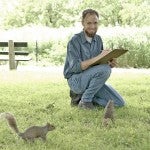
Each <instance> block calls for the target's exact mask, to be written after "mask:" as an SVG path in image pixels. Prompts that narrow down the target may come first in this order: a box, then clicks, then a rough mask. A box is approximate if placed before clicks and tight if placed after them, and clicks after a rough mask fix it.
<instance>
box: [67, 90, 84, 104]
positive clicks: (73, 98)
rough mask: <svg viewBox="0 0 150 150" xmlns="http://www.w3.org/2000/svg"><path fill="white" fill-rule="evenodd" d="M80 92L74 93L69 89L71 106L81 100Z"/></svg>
mask: <svg viewBox="0 0 150 150" xmlns="http://www.w3.org/2000/svg"><path fill="white" fill-rule="evenodd" d="M81 97H82V94H76V93H74V92H73V91H71V90H70V98H71V106H77V105H78V104H79V101H80V100H81Z"/></svg>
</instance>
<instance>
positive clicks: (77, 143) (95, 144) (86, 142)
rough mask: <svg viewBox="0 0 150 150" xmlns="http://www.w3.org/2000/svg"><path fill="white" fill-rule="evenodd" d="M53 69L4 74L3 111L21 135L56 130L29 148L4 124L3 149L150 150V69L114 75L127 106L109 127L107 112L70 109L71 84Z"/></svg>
mask: <svg viewBox="0 0 150 150" xmlns="http://www.w3.org/2000/svg"><path fill="white" fill-rule="evenodd" d="M51 69H52V68H51ZM51 69H50V70H49V69H48V70H47V71H43V70H45V69H44V68H43V70H42V68H41V71H37V72H36V71H31V72H30V71H16V72H15V71H11V72H8V71H6V72H3V71H2V72H1V77H0V83H1V84H0V91H3V92H1V96H0V101H1V105H0V112H8V111H9V112H11V113H13V114H14V115H15V117H16V119H17V124H18V127H19V129H20V131H21V132H23V131H24V130H25V129H26V128H28V127H29V126H32V125H44V124H45V123H46V122H50V123H53V124H54V125H55V126H56V129H55V130H53V131H51V132H49V133H48V134H47V142H45V143H43V142H42V141H41V140H40V139H38V140H36V141H35V142H34V143H28V142H23V141H22V140H21V139H20V138H18V137H17V136H15V134H14V133H13V132H12V131H11V130H10V128H9V127H8V126H7V124H6V121H5V120H0V122H1V128H0V149H5V150H16V149H20V150H22V149H31V150H35V149H36V150H43V149H50V150H52V149H53V150H56V149H57V150H77V149H78V150H99V149H103V150H110V149H111V150H123V149H132V150H134V149H136V150H137V149H140V150H148V149H149V130H150V126H149V125H150V120H149V115H150V100H149V97H150V92H149V91H150V86H148V85H150V74H149V70H147V71H146V70H136V69H134V70H131V69H128V70H113V74H112V76H111V78H110V79H109V81H108V82H109V83H110V84H111V85H112V86H113V87H115V88H116V89H117V90H118V91H119V93H121V95H123V97H124V98H125V99H126V102H127V105H126V106H125V107H123V108H119V109H117V108H115V124H111V125H110V127H108V128H105V127H103V126H102V124H101V121H102V116H103V113H104V109H103V108H101V107H100V108H97V109H95V110H92V111H90V110H80V109H78V108H77V107H70V98H69V89H68V85H67V82H66V81H65V80H64V79H63V76H62V72H59V68H55V69H53V70H51ZM53 71H54V72H53ZM81 139H82V140H81Z"/></svg>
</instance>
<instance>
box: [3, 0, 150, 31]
mask: <svg viewBox="0 0 150 150" xmlns="http://www.w3.org/2000/svg"><path fill="white" fill-rule="evenodd" d="M1 7H2V9H1V10H0V17H1V19H0V21H1V26H2V27H3V28H5V29H9V28H12V27H21V26H24V25H31V24H34V25H35V24H38V25H39V24H40V25H44V26H49V27H61V26H64V27H68V26H72V25H74V23H75V22H78V21H80V20H79V19H81V12H82V11H83V9H87V8H93V9H96V10H97V11H98V12H99V13H100V22H101V24H102V25H104V26H108V25H113V26H115V25H116V24H119V25H130V26H139V27H140V26H145V25H146V26H149V25H150V17H149V16H150V3H149V1H147V0H127V1H122V0H112V1H110V0H104V1H102V0H93V1H91V0H76V1H73V0H71V1H70V0H59V1H53V0H24V1H22V0H13V2H12V3H11V7H12V9H10V8H9V7H10V2H9V1H2V2H1Z"/></svg>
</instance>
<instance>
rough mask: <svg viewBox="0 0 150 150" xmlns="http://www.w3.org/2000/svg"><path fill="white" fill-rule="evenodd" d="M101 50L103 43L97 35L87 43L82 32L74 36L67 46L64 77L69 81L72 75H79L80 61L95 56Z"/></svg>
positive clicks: (80, 70)
mask: <svg viewBox="0 0 150 150" xmlns="http://www.w3.org/2000/svg"><path fill="white" fill-rule="evenodd" d="M102 50H103V42H102V39H101V37H100V36H99V35H95V36H94V37H93V39H92V42H91V43H89V42H88V41H87V40H86V38H85V34H84V31H82V32H80V33H78V34H75V35H74V36H73V37H72V39H71V40H70V41H69V42H68V45H67V56H66V61H65V66H64V77H65V78H66V79H69V78H70V77H71V76H72V75H73V74H78V73H81V72H82V69H81V61H84V60H87V59H90V58H93V57H95V56H97V55H98V54H100V53H101V51H102Z"/></svg>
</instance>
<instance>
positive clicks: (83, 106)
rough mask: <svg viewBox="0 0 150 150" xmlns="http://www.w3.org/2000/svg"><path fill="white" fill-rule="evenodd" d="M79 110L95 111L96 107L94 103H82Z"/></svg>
mask: <svg viewBox="0 0 150 150" xmlns="http://www.w3.org/2000/svg"><path fill="white" fill-rule="evenodd" d="M78 107H79V108H83V109H94V105H93V103H92V102H82V101H80V102H79V104H78Z"/></svg>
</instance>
